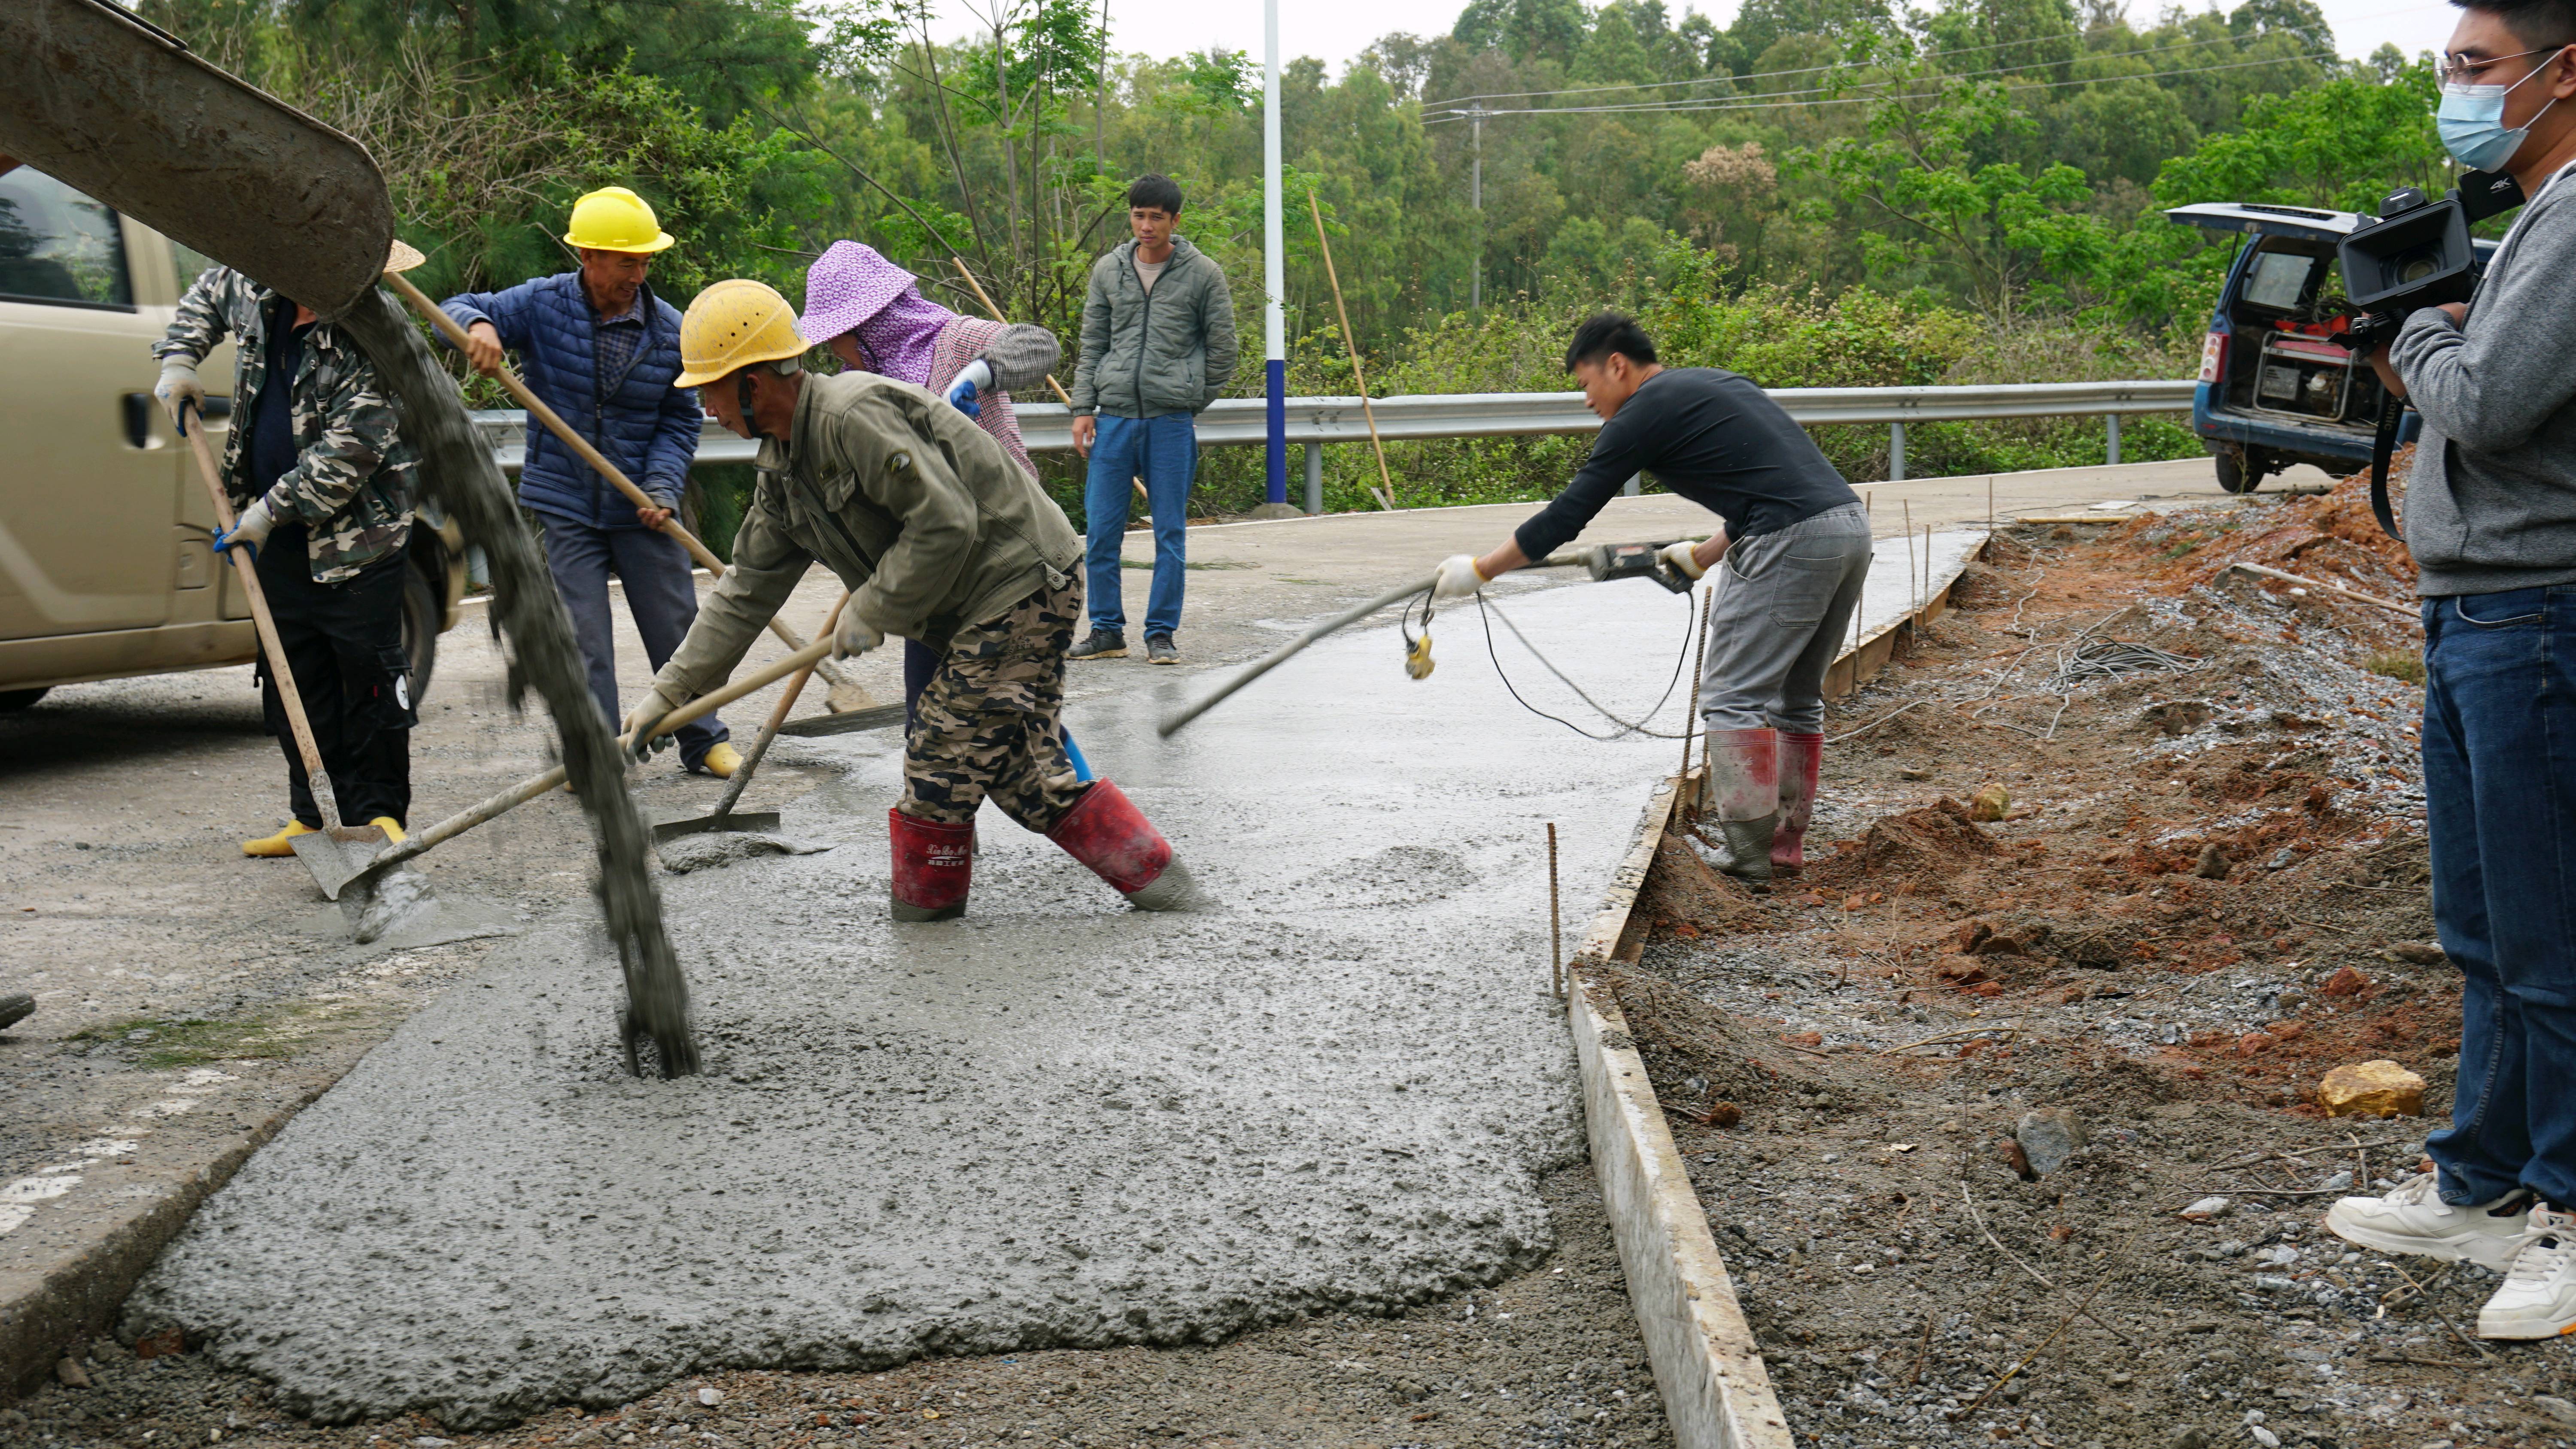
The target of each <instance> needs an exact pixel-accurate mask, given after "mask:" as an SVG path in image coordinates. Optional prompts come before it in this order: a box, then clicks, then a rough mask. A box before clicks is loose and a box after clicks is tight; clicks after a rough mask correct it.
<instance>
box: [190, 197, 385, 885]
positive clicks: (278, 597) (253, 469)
mask: <svg viewBox="0 0 2576 1449" xmlns="http://www.w3.org/2000/svg"><path fill="white" fill-rule="evenodd" d="M404 262H409V263H410V264H412V265H418V264H419V262H420V254H419V253H417V252H413V251H412V250H411V249H410V248H409V247H406V246H403V245H402V244H401V243H399V242H397V243H395V256H394V258H393V259H391V260H390V262H389V270H391V269H399V268H400V267H401V266H402V264H403V263H404ZM228 332H229V333H231V334H232V336H233V339H234V342H235V344H236V345H235V347H234V349H233V384H232V395H233V415H232V419H233V422H232V428H231V432H230V436H228V437H226V438H225V439H224V458H223V465H222V470H221V471H222V474H223V483H224V492H225V493H227V494H229V495H230V496H231V498H232V503H233V509H234V511H235V514H236V517H235V519H234V522H233V529H232V531H231V532H230V533H226V534H222V535H219V536H218V537H217V538H216V539H215V548H216V550H217V551H218V552H226V553H228V552H230V551H231V550H232V549H234V548H237V547H238V548H246V549H249V550H250V551H251V558H252V560H253V561H254V562H255V563H256V564H257V565H258V566H259V586H260V590H261V592H263V593H265V594H266V595H267V596H268V608H269V612H270V614H271V615H273V616H274V618H275V620H276V623H277V642H278V646H279V648H281V649H282V650H284V651H285V654H286V667H287V669H288V670H289V671H291V672H292V674H293V676H294V679H295V689H296V693H298V694H299V695H301V696H302V697H303V700H304V712H305V715H306V718H307V719H308V720H309V722H310V723H311V724H312V727H313V743H314V745H315V747H316V748H317V749H318V750H319V751H320V752H321V756H322V768H324V769H325V770H328V771H329V772H330V774H331V785H332V788H333V791H334V792H335V793H336V794H337V796H338V798H339V802H340V819H339V820H338V821H336V822H333V823H336V824H340V825H374V826H376V827H377V828H379V829H381V830H383V831H384V833H385V836H386V838H387V839H390V840H397V841H398V840H400V839H402V838H403V824H404V821H405V820H406V819H407V818H408V817H409V816H410V814H411V728H412V726H413V725H415V724H417V723H419V719H418V717H417V716H416V715H415V714H414V713H413V710H412V699H411V658H410V656H409V655H407V654H406V653H404V651H403V636H402V605H403V569H404V564H403V544H404V542H405V541H406V540H408V539H409V538H410V537H411V516H412V489H413V486H414V484H415V482H416V481H417V475H418V471H419V467H420V458H419V454H418V453H417V452H415V451H414V450H413V448H412V445H411V444H410V443H409V442H408V441H406V440H405V439H404V438H403V436H402V431H401V423H402V417H401V414H400V412H399V411H398V410H397V409H396V406H395V404H394V400H393V395H392V394H391V393H390V392H388V391H387V390H386V389H385V386H384V384H383V383H382V382H381V381H380V380H379V379H378V378H377V376H376V365H375V364H374V363H373V362H371V361H369V360H368V358H367V354H366V353H365V352H363V351H360V350H359V347H358V344H357V341H356V339H354V338H352V337H350V336H349V335H348V334H347V333H345V332H343V331H341V330H340V328H339V327H338V326H336V325H334V324H332V323H329V322H322V321H318V320H316V319H315V317H314V315H313V309H311V308H310V307H306V306H304V305H302V304H301V303H298V302H294V301H291V300H289V299H288V298H285V297H282V296H280V295H278V294H277V293H275V292H272V291H270V290H269V289H268V288H266V287H263V286H261V285H260V284H259V283H257V282H254V281H252V280H251V279H250V278H248V277H245V276H243V275H242V274H241V273H239V272H236V271H234V270H233V269H232V268H230V267H210V268H208V269H207V270H206V271H205V272H204V273H202V274H201V275H199V276H198V278H197V280H196V283H195V284H194V285H192V286H191V287H189V288H188V294H187V295H186V296H184V297H181V298H180V299H179V312H178V315H177V316H176V317H174V318H173V319H171V322H170V330H169V333H168V334H167V335H166V336H164V337H163V338H162V339H161V340H160V341H159V342H156V343H154V344H152V355H153V356H155V357H158V358H160V359H161V381H160V384H159V385H158V386H157V387H155V388H154V389H153V392H154V393H155V395H157V396H158V397H159V398H160V399H161V403H162V405H163V406H164V407H166V408H168V409H169V410H170V417H171V419H172V421H174V422H176V423H177V424H178V425H179V427H180V428H181V429H182V430H185V429H188V428H194V427H199V426H202V423H203V420H202V417H201V415H200V409H201V405H202V404H203V403H204V402H205V398H206V390H205V388H204V387H203V386H201V385H200V384H199V383H198V381H197V364H198V363H200V362H202V361H204V360H205V357H206V354H207V353H209V352H212V351H214V350H215V346H216V344H218V343H220V342H221V341H222V340H223V338H224V334H225V333H228ZM276 667H277V664H276V661H274V660H272V659H270V658H268V657H267V655H266V653H265V651H263V652H262V654H261V657H260V661H259V666H258V674H259V681H260V708H261V713H262V714H263V715H264V716H265V717H266V720H267V724H268V732H269V733H270V734H272V735H275V736H276V737H277V742H278V744H279V745H280V746H281V747H282V748H283V749H284V750H285V751H286V796H287V802H288V805H289V808H290V809H291V811H292V812H293V818H291V819H289V820H288V821H287V822H286V826H285V828H284V829H282V830H280V831H278V832H277V833H276V834H275V835H270V836H264V837H262V838H260V839H258V840H245V841H243V842H242V854H244V855H251V856H264V857H274V856H288V855H293V854H294V853H295V848H294V847H293V846H292V845H290V844H288V843H287V842H289V841H291V840H293V839H294V838H295V837H296V836H299V835H310V834H312V833H313V832H314V831H316V830H319V829H321V828H322V826H323V824H324V822H323V819H322V811H321V807H319V806H318V805H316V804H315V803H314V801H313V782H312V781H311V779H309V778H308V777H307V776H306V775H305V773H304V759H303V756H302V754H301V753H300V752H299V751H298V750H297V749H296V747H295V736H294V732H293V731H292V730H291V729H289V728H288V726H287V721H286V708H285V706H284V705H283V704H282V703H281V702H280V701H279V699H278V694H277V680H276V678H275V676H274V675H273V674H272V673H271V671H272V670H274V669H275V668H276Z"/></svg>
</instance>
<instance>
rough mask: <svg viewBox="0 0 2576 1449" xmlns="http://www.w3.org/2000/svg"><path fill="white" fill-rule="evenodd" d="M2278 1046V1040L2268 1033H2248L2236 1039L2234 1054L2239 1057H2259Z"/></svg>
mask: <svg viewBox="0 0 2576 1449" xmlns="http://www.w3.org/2000/svg"><path fill="white" fill-rule="evenodd" d="M2278 1045H2280V1039H2279V1038H2278V1037H2275V1036H2273V1035H2272V1034H2271V1033H2269V1032H2261V1031H2249V1032H2247V1033H2245V1034H2244V1035H2243V1036H2240V1037H2238V1038H2237V1039H2236V1054H2237V1055H2238V1056H2240V1057H2250V1056H2259V1055H2261V1054H2262V1053H2264V1052H2268V1051H2270V1050H2271V1049H2272V1048H2274V1047H2275V1046H2278Z"/></svg>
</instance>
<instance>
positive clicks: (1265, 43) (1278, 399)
mask: <svg viewBox="0 0 2576 1449" xmlns="http://www.w3.org/2000/svg"><path fill="white" fill-rule="evenodd" d="M1261 26H1262V68H1261V245H1262V250H1263V256H1262V261H1261V290H1262V294H1263V295H1262V303H1261V336H1262V340H1263V342H1264V343H1265V344H1266V347H1267V350H1266V351H1265V352H1264V354H1263V355H1264V356H1265V357H1266V358H1267V359H1268V361H1267V362H1266V363H1265V364H1264V371H1265V372H1266V373H1267V374H1268V377H1267V379H1266V383H1267V387H1266V391H1267V393H1268V396H1269V399H1270V429H1269V433H1270V436H1269V447H1268V450H1267V451H1268V453H1269V459H1268V462H1269V465H1270V466H1269V483H1270V487H1269V490H1268V492H1267V494H1266V496H1267V498H1268V499H1269V501H1270V502H1272V503H1286V502H1287V501H1288V321H1287V317H1286V315H1285V314H1284V313H1283V312H1282V311H1281V310H1280V300H1281V297H1282V296H1283V294H1285V293H1286V292H1287V290H1288V280H1287V278H1288V268H1287V261H1286V258H1284V257H1283V256H1282V255H1281V250H1280V247H1281V244H1280V235H1279V232H1280V227H1279V0H1264V3H1263V5H1262V17H1261Z"/></svg>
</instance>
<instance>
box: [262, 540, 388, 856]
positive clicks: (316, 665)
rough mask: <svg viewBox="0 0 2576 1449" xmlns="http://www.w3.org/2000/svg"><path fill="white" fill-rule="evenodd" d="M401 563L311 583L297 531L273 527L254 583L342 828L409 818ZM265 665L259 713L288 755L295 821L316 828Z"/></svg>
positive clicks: (317, 815)
mask: <svg viewBox="0 0 2576 1449" xmlns="http://www.w3.org/2000/svg"><path fill="white" fill-rule="evenodd" d="M403 568H404V564H403V558H402V555H401V554H399V553H397V554H395V555H393V556H392V557H390V558H385V559H380V560H378V561H377V562H375V563H373V564H370V565H368V566H367V568H366V569H365V571H363V572H361V573H360V574H359V575H358V576H357V577H355V578H351V579H343V580H341V581H340V582H338V583H333V584H320V583H315V582H314V581H313V572H312V566H311V564H310V562H309V561H308V560H307V558H306V557H305V533H304V529H303V527H302V526H301V525H298V524H280V525H278V528H277V531H276V532H275V533H272V534H270V535H269V539H268V542H267V544H265V545H264V546H262V547H261V549H260V551H259V583H260V588H261V590H262V591H263V592H265V593H266V594H267V595H268V609H269V613H270V614H271V615H273V616H274V617H275V618H276V620H277V642H278V646H279V647H280V648H281V649H283V650H285V652H286V667H287V669H288V670H289V671H290V672H291V673H292V674H293V676H294V678H295V689H296V693H297V694H298V695H300V696H301V697H302V698H303V701H304V714H305V718H306V719H308V720H310V721H311V722H312V725H313V743H314V746H315V748H317V749H318V750H320V751H321V754H322V768H323V769H325V770H328V771H329V772H330V773H331V785H332V788H333V791H334V793H336V794H337V795H338V797H339V801H340V821H339V823H340V824H343V825H364V824H366V823H367V822H368V821H370V820H373V819H375V818H376V817H377V816H379V815H390V816H392V817H393V819H394V822H395V823H396V824H398V825H404V826H408V825H409V824H410V817H411V729H412V726H413V725H415V724H418V723H419V722H420V718H419V716H418V714H416V713H415V712H414V711H413V708H412V700H411V659H410V656H408V655H406V654H405V653H404V652H403V642H402V604H403ZM269 668H270V661H269V660H268V658H267V657H266V655H265V653H264V652H263V654H262V656H261V659H260V664H259V681H260V696H259V697H260V707H261V711H262V713H264V714H265V715H266V716H267V720H268V732H269V733H270V734H272V735H275V736H276V737H277V743H278V745H279V747H280V748H282V749H283V750H284V751H285V752H286V795H287V801H288V803H289V804H290V805H291V806H292V807H293V808H294V811H295V818H296V819H297V820H300V821H302V822H303V823H304V824H305V825H307V826H310V827H312V828H313V829H316V830H318V829H320V828H322V808H321V807H320V806H319V805H317V804H315V803H314V800H313V783H312V781H311V780H310V779H308V778H307V777H306V776H305V773H304V758H303V755H302V754H301V753H300V752H299V751H297V749H296V748H295V732H294V730H293V729H292V728H291V727H289V726H288V724H287V721H286V706H285V704H284V703H283V702H282V701H280V700H279V698H278V694H277V684H276V681H275V680H273V679H271V678H270V677H269Z"/></svg>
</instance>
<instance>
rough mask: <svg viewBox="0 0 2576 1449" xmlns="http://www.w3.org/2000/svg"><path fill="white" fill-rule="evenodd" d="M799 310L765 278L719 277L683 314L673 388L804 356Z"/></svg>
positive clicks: (702, 383) (704, 382)
mask: <svg viewBox="0 0 2576 1449" xmlns="http://www.w3.org/2000/svg"><path fill="white" fill-rule="evenodd" d="M805 346H806V343H805V339H804V337H803V336H801V335H799V334H798V332H797V331H796V309H795V308H793V307H790V306H788V305H787V299H786V298H784V297H782V296H780V295H778V292H777V289H776V288H773V287H771V286H770V285H769V284H768V283H766V282H755V281H751V280H749V279H748V278H744V277H735V278H733V279H732V280H730V281H723V282H718V283H716V284H715V285H714V286H711V287H709V288H707V289H706V290H705V291H703V292H700V293H699V294H698V295H697V298H696V300H694V301H692V302H690V303H689V310H688V312H687V314H686V315H684V316H682V317H681V318H680V362H681V365H682V369H683V370H682V371H681V373H680V375H679V376H678V377H677V378H675V379H673V382H672V385H673V386H675V387H699V386H702V385H704V384H706V383H710V382H713V381H715V380H716V379H717V378H720V377H725V376H728V375H730V374H732V373H734V372H738V371H740V370H741V369H743V368H746V367H749V366H750V365H751V364H753V363H755V362H774V361H776V360H777V359H779V358H782V357H796V356H800V355H802V354H803V353H804V351H805Z"/></svg>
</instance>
